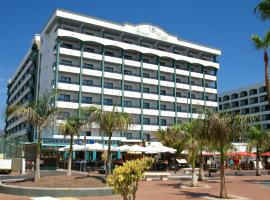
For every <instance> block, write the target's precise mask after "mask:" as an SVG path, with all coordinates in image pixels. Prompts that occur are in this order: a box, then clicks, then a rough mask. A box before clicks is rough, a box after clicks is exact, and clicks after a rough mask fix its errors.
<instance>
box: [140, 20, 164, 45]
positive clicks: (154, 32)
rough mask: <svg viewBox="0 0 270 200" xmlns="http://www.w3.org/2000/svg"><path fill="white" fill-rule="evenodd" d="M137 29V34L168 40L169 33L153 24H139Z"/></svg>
mask: <svg viewBox="0 0 270 200" xmlns="http://www.w3.org/2000/svg"><path fill="white" fill-rule="evenodd" d="M136 31H137V34H138V35H141V36H145V37H151V38H155V39H157V40H163V41H168V34H167V33H165V32H164V31H163V30H161V29H159V28H157V27H155V26H151V25H147V24H144V25H139V26H137V30H136Z"/></svg>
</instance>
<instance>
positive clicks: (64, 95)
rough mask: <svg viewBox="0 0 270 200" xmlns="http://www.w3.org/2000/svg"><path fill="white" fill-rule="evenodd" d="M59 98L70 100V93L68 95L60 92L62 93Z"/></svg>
mask: <svg viewBox="0 0 270 200" xmlns="http://www.w3.org/2000/svg"><path fill="white" fill-rule="evenodd" d="M59 100H60V101H70V95H67V94H60V95H59Z"/></svg>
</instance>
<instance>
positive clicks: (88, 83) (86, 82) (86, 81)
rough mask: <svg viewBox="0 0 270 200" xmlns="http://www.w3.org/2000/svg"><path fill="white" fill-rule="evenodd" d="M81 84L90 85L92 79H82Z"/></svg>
mask: <svg viewBox="0 0 270 200" xmlns="http://www.w3.org/2000/svg"><path fill="white" fill-rule="evenodd" d="M83 85H88V86H92V85H93V81H92V80H83Z"/></svg>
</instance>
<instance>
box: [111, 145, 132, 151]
mask: <svg viewBox="0 0 270 200" xmlns="http://www.w3.org/2000/svg"><path fill="white" fill-rule="evenodd" d="M129 149H130V146H128V145H122V146H120V147H115V150H116V151H120V152H128V151H129Z"/></svg>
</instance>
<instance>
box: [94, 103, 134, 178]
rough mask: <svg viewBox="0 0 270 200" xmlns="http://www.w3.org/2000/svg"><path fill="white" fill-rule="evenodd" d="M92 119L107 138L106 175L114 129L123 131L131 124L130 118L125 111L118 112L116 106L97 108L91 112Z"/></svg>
mask: <svg viewBox="0 0 270 200" xmlns="http://www.w3.org/2000/svg"><path fill="white" fill-rule="evenodd" d="M93 121H94V122H96V123H97V124H99V126H100V129H101V131H103V132H104V133H105V134H106V135H107V136H108V138H109V140H108V154H107V162H106V175H109V174H111V143H112V141H111V139H112V134H113V132H115V131H125V130H127V129H128V128H129V126H130V125H131V124H132V121H133V120H132V118H131V116H130V115H129V114H127V113H125V112H118V111H117V110H116V107H113V110H112V111H102V110H99V111H97V112H95V113H93Z"/></svg>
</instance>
